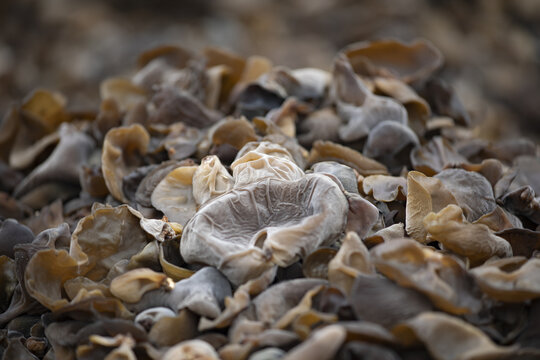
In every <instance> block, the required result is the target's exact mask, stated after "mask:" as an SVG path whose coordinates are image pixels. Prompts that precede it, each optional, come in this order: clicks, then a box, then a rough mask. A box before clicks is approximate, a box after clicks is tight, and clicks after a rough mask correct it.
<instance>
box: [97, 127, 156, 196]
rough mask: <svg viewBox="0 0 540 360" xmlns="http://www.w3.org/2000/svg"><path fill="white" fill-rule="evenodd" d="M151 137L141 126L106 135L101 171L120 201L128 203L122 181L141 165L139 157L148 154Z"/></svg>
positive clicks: (111, 131)
mask: <svg viewBox="0 0 540 360" xmlns="http://www.w3.org/2000/svg"><path fill="white" fill-rule="evenodd" d="M149 142H150V136H149V135H148V132H147V131H146V130H145V129H144V128H143V127H142V126H140V125H138V124H136V125H132V126H129V127H119V128H115V129H112V130H110V131H109V132H108V133H107V135H105V140H104V142H103V153H102V155H101V164H102V165H101V166H102V167H101V169H102V171H103V177H104V179H105V184H107V188H108V189H109V191H110V192H111V194H112V195H113V196H114V197H115V198H116V199H118V200H121V201H123V202H127V199H126V198H125V196H124V192H123V191H122V179H123V178H124V176H126V175H128V174H129V173H130V172H131V171H132V170H134V169H135V168H136V167H137V166H138V165H139V161H140V159H139V156H140V155H143V154H145V153H146V151H147V149H148V144H149Z"/></svg>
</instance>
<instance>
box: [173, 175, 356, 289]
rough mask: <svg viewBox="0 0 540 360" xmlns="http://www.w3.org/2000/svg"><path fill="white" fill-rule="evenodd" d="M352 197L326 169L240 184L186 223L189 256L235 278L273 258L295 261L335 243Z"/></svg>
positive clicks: (185, 253) (236, 280)
mask: <svg viewBox="0 0 540 360" xmlns="http://www.w3.org/2000/svg"><path fill="white" fill-rule="evenodd" d="M347 211H348V205H347V199H346V198H345V196H344V195H343V193H342V191H341V189H340V188H339V186H338V185H337V184H336V183H335V182H334V181H332V179H330V178H329V177H327V176H325V175H320V174H311V175H306V176H305V177H303V178H301V179H299V180H295V181H283V180H278V179H267V180H265V181H260V182H257V183H254V184H250V185H246V186H244V187H242V188H237V189H234V190H232V191H230V192H228V193H226V194H224V195H222V196H220V197H219V198H216V199H215V200H214V201H212V202H211V203H209V204H208V205H207V206H204V207H203V208H202V209H200V210H199V212H197V213H196V214H195V216H194V217H193V218H192V219H191V220H190V222H189V223H188V224H187V225H186V227H185V229H184V233H183V235H182V241H181V244H180V250H181V253H182V257H183V258H184V259H185V260H186V261H187V262H202V263H205V264H208V265H212V266H216V267H217V268H218V269H220V270H221V271H223V273H224V274H225V275H226V276H227V277H228V278H229V280H231V281H232V282H233V283H234V284H241V283H243V282H245V281H247V280H249V279H252V278H255V277H257V276H259V275H260V274H262V273H263V272H264V271H265V270H267V269H269V268H270V267H272V265H273V264H277V265H279V266H288V265H291V264H292V263H293V262H294V261H296V260H297V259H298V257H299V256H305V255H306V254H308V253H310V252H311V251H313V250H315V249H316V248H317V247H319V246H322V245H329V244H331V243H333V242H334V241H335V240H336V239H337V237H338V236H339V235H340V234H341V232H342V231H343V229H344V226H345V223H346V214H347Z"/></svg>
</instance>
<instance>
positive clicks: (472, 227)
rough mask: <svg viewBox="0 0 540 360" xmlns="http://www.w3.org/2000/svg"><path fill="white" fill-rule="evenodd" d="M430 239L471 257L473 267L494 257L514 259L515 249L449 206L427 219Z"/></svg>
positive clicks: (483, 226)
mask: <svg viewBox="0 0 540 360" xmlns="http://www.w3.org/2000/svg"><path fill="white" fill-rule="evenodd" d="M424 226H425V228H426V230H427V233H428V240H435V241H439V242H440V243H441V244H443V246H444V247H445V249H448V250H450V251H452V252H454V253H456V254H459V255H462V256H465V257H467V258H468V259H469V260H470V261H471V265H472V266H477V265H480V264H482V263H483V262H484V261H486V260H487V259H489V258H491V257H492V256H498V257H509V256H512V247H511V246H510V244H509V243H508V242H507V241H506V240H504V239H503V238H501V237H498V236H497V235H495V234H494V233H493V232H492V231H491V230H490V229H489V228H488V227H487V226H486V225H484V224H471V223H467V222H466V221H465V219H464V216H463V211H462V209H461V208H460V207H458V206H457V205H453V204H451V205H448V206H447V207H445V208H444V209H442V210H441V211H439V212H438V213H436V214H435V213H429V214H428V215H426V217H425V218H424Z"/></svg>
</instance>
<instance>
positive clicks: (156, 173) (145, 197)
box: [135, 160, 194, 207]
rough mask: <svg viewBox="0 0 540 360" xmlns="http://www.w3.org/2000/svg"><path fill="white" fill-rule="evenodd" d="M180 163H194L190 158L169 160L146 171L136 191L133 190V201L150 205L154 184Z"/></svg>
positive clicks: (180, 164) (146, 205)
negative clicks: (146, 173) (148, 171)
mask: <svg viewBox="0 0 540 360" xmlns="http://www.w3.org/2000/svg"><path fill="white" fill-rule="evenodd" d="M182 165H194V163H193V162H192V161H191V160H184V161H175V160H169V161H164V162H162V163H161V164H159V165H158V166H157V167H156V168H154V170H152V171H150V173H148V175H146V176H145V177H144V178H143V179H142V180H141V182H140V183H139V186H138V187H137V191H136V192H135V201H136V202H137V203H138V204H140V205H142V206H145V207H151V206H152V200H151V197H152V193H153V192H154V189H155V188H156V186H157V185H158V184H159V182H160V181H161V180H163V178H164V177H165V176H167V175H168V174H169V173H170V172H171V171H173V170H174V169H176V168H177V167H179V166H182Z"/></svg>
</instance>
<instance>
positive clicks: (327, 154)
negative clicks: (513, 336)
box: [308, 140, 388, 176]
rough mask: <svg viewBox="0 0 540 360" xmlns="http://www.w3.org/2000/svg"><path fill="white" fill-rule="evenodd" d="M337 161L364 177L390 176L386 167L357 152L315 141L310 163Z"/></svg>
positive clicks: (328, 142) (333, 144)
mask: <svg viewBox="0 0 540 360" xmlns="http://www.w3.org/2000/svg"><path fill="white" fill-rule="evenodd" d="M321 161H336V162H339V163H342V164H344V165H347V166H350V167H352V168H353V169H355V170H356V171H358V173H359V174H360V175H362V176H368V175H377V174H382V175H385V174H388V170H387V169H386V166H384V165H383V164H381V163H379V162H378V161H375V160H372V159H370V158H368V157H366V156H364V155H362V154H361V153H359V152H358V151H356V150H353V149H351V148H349V147H346V146H343V145H340V144H336V143H333V142H330V141H319V140H317V141H315V143H314V144H313V147H312V148H311V152H310V153H309V158H308V163H309V164H311V165H313V164H315V163H318V162H321Z"/></svg>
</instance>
